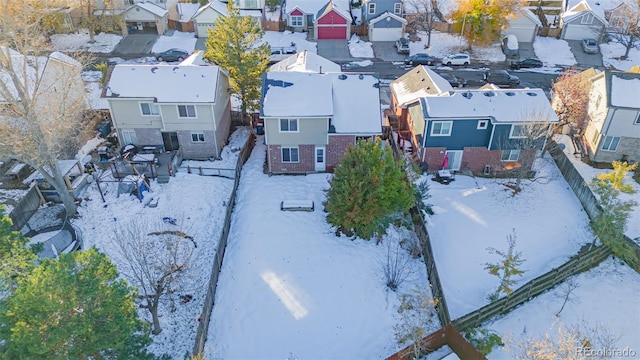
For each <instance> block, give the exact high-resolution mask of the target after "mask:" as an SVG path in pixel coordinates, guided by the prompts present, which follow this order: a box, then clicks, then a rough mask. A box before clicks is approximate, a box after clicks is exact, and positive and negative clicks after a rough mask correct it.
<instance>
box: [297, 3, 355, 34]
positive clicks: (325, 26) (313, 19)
mask: <svg viewBox="0 0 640 360" xmlns="http://www.w3.org/2000/svg"><path fill="white" fill-rule="evenodd" d="M286 22H287V26H288V27H290V28H291V29H292V30H293V31H303V32H309V33H311V34H312V38H315V39H349V37H350V36H351V31H350V30H351V28H350V25H351V15H350V14H349V2H348V0H330V1H329V2H327V1H326V0H288V1H287V13H286Z"/></svg>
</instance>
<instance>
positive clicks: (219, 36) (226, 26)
mask: <svg viewBox="0 0 640 360" xmlns="http://www.w3.org/2000/svg"><path fill="white" fill-rule="evenodd" d="M232 3H233V1H229V3H228V5H227V8H228V12H229V16H220V17H218V19H217V20H216V23H215V27H214V28H213V29H210V30H209V34H208V35H209V37H208V38H207V41H206V42H205V45H206V47H207V51H206V52H205V55H204V56H205V58H207V59H209V60H211V61H213V62H215V63H216V64H218V65H219V66H220V67H222V68H223V69H225V70H227V71H228V72H229V78H230V85H231V92H232V93H234V94H237V95H238V96H239V97H240V101H241V102H242V107H241V111H242V116H244V115H245V114H246V112H247V109H251V110H255V109H257V108H258V105H259V102H260V86H261V80H262V78H261V77H262V74H263V73H264V72H265V70H266V69H267V65H268V63H269V55H270V53H271V51H270V48H269V45H268V44H266V43H263V44H261V43H262V36H263V35H264V32H263V31H262V30H261V29H260V26H259V25H258V22H257V21H256V20H255V19H253V18H251V17H250V16H240V11H239V10H238V9H235V8H234V7H233V5H232Z"/></svg>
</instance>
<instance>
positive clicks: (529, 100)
mask: <svg viewBox="0 0 640 360" xmlns="http://www.w3.org/2000/svg"><path fill="white" fill-rule="evenodd" d="M421 102H422V107H423V109H424V115H425V118H448V119H449V118H478V117H490V118H492V119H493V121H492V122H494V123H513V122H528V121H535V120H539V121H541V122H552V123H555V122H558V116H557V115H556V113H555V112H554V111H553V108H552V107H551V103H550V102H549V100H547V97H546V96H545V94H544V92H543V91H542V89H500V90H456V91H452V92H451V93H450V95H449V96H436V97H434V96H428V97H423V98H422V99H421Z"/></svg>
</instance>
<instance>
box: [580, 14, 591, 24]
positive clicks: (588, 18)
mask: <svg viewBox="0 0 640 360" xmlns="http://www.w3.org/2000/svg"><path fill="white" fill-rule="evenodd" d="M580 23H581V24H585V25H589V24H592V23H593V14H591V13H587V14H584V15H582V19H581V20H580Z"/></svg>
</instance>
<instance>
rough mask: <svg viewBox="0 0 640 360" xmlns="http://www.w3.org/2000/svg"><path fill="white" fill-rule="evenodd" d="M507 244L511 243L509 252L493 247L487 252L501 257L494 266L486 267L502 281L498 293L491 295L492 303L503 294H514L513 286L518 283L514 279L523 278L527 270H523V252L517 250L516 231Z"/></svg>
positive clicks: (508, 237) (487, 264)
mask: <svg viewBox="0 0 640 360" xmlns="http://www.w3.org/2000/svg"><path fill="white" fill-rule="evenodd" d="M507 242H508V243H509V248H508V249H507V251H502V250H498V249H496V248H493V247H489V248H487V251H489V253H490V254H496V255H498V256H500V261H498V262H496V263H493V264H492V263H486V264H485V267H484V268H485V269H486V270H488V271H489V274H491V275H494V276H496V277H497V278H498V279H500V285H498V288H497V289H496V291H495V292H494V293H493V294H491V295H489V300H490V301H492V302H493V301H496V300H498V299H499V298H500V294H502V293H504V294H505V295H509V294H511V293H512V292H513V285H515V283H516V280H515V279H514V277H517V276H522V274H524V273H525V270H523V269H522V263H524V259H523V258H522V252H521V251H516V250H515V248H516V232H515V229H514V230H513V234H510V235H507Z"/></svg>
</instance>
